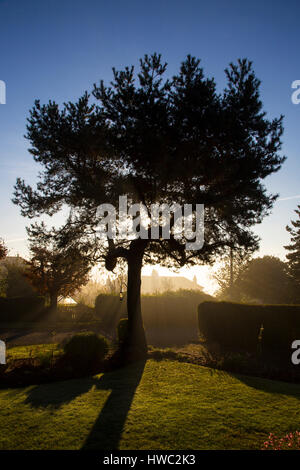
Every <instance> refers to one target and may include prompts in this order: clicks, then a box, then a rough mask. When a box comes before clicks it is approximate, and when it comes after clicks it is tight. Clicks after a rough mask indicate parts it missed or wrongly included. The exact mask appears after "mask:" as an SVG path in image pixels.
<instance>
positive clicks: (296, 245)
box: [284, 205, 300, 287]
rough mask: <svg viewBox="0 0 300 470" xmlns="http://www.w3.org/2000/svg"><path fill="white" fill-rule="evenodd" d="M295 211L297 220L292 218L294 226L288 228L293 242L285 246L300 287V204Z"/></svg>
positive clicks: (289, 267) (291, 272) (294, 278)
mask: <svg viewBox="0 0 300 470" xmlns="http://www.w3.org/2000/svg"><path fill="white" fill-rule="evenodd" d="M295 212H296V214H297V216H298V219H297V220H294V221H293V220H292V221H291V224H292V227H290V226H287V227H286V230H287V231H288V232H289V234H290V235H291V243H290V244H289V245H286V246H285V247H284V248H285V249H286V250H287V251H288V254H287V255H286V258H287V260H288V269H289V274H290V276H291V277H292V279H293V280H294V282H295V283H296V285H297V286H298V287H300V205H299V206H298V208H297V209H295Z"/></svg>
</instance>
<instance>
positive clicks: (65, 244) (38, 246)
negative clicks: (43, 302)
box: [26, 220, 91, 309]
mask: <svg viewBox="0 0 300 470" xmlns="http://www.w3.org/2000/svg"><path fill="white" fill-rule="evenodd" d="M69 223H70V220H68V222H67V224H66V225H65V226H64V227H62V228H60V229H55V228H52V229H50V230H48V229H47V228H46V226H45V224H44V223H43V222H42V223H41V224H37V223H35V224H32V225H31V226H30V227H28V228H27V233H28V236H29V246H30V254H31V258H30V261H29V262H28V269H27V270H26V277H27V278H28V279H29V280H30V282H31V284H32V285H33V286H34V287H35V288H36V289H37V290H38V292H40V293H41V294H43V295H46V296H48V297H49V300H50V308H51V309H55V308H56V307H57V300H58V297H59V296H68V295H72V294H73V293H74V292H76V290H77V289H79V287H81V286H82V285H84V284H86V283H87V282H88V279H89V277H88V273H89V270H90V268H91V256H90V248H89V247H87V246H86V245H85V244H84V243H83V242H82V240H78V239H76V237H74V233H72V236H71V237H70V236H69V235H68V229H69V228H70V225H69Z"/></svg>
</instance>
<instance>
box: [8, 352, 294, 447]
mask: <svg viewBox="0 0 300 470" xmlns="http://www.w3.org/2000/svg"><path fill="white" fill-rule="evenodd" d="M299 422H300V386H299V385H294V384H287V383H283V382H275V381H270V380H264V379H259V378H254V377H246V376H238V375H235V376H233V375H231V374H228V373H226V372H222V371H217V370H213V369H209V368H205V367H201V366H197V365H194V364H186V363H178V362H175V361H174V362H173V361H166V360H164V361H160V362H156V361H153V360H148V361H147V363H146V364H144V363H138V364H133V365H131V366H128V367H126V368H124V369H120V370H117V371H115V372H110V373H107V374H101V375H98V376H96V377H93V378H84V379H80V380H70V381H65V382H58V383H52V384H44V385H39V386H31V387H27V388H22V389H7V390H1V391H0V449H81V448H83V449H116V448H120V449H259V448H260V447H261V445H262V443H263V441H264V440H265V438H266V437H267V435H268V434H269V432H275V433H276V434H279V435H281V434H283V433H285V432H287V431H295V430H297V429H298V430H299V426H300V425H299Z"/></svg>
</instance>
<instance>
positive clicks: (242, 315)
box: [198, 302, 300, 354]
mask: <svg viewBox="0 0 300 470" xmlns="http://www.w3.org/2000/svg"><path fill="white" fill-rule="evenodd" d="M198 322H199V331H200V334H201V335H203V336H204V337H205V338H206V340H208V341H211V342H216V343H218V344H219V345H220V346H223V347H225V348H229V349H231V350H245V351H249V352H254V351H255V350H256V349H257V346H258V344H259V341H258V335H259V331H260V327H261V325H263V328H264V330H263V334H262V343H261V345H262V350H263V351H264V352H272V353H274V352H278V353H280V354H282V353H288V354H291V344H292V342H293V341H294V340H295V339H300V305H249V304H237V303H231V302H203V303H201V304H200V305H199V306H198Z"/></svg>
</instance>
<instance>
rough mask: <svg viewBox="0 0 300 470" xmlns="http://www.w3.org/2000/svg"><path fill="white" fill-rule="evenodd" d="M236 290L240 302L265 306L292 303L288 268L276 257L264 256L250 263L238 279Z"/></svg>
mask: <svg viewBox="0 0 300 470" xmlns="http://www.w3.org/2000/svg"><path fill="white" fill-rule="evenodd" d="M235 289H236V294H237V295H238V296H239V298H240V300H245V301H258V302H261V303H265V304H282V303H290V302H291V301H292V298H291V295H292V291H291V283H290V278H289V276H288V266H287V264H286V263H285V262H284V261H282V260H281V259H279V258H277V257H275V256H263V257H262V258H254V259H252V260H251V261H249V262H248V264H247V265H246V266H245V267H244V269H242V271H241V273H240V274H239V276H238V278H237V279H236V281H235Z"/></svg>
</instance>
